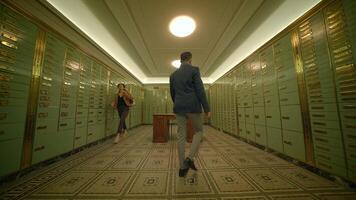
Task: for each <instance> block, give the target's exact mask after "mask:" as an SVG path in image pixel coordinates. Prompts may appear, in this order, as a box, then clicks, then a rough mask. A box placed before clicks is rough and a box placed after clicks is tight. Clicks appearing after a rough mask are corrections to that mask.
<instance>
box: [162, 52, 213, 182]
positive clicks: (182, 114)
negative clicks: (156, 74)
mask: <svg viewBox="0 0 356 200" xmlns="http://www.w3.org/2000/svg"><path fill="white" fill-rule="evenodd" d="M180 60H181V65H180V68H179V69H177V70H176V71H175V72H173V73H172V74H171V76H170V77H169V85H170V92H171V97H172V100H173V102H174V107H173V111H174V113H175V114H176V119H177V124H178V155H179V165H180V169H179V176H180V177H185V176H186V175H187V173H188V170H189V168H191V169H193V170H197V168H196V167H195V165H194V157H195V156H196V153H197V152H198V149H199V145H200V142H201V139H202V136H203V122H202V118H201V113H202V107H203V109H204V112H205V114H206V116H207V117H210V116H211V113H210V108H209V105H208V101H207V98H206V94H205V90H204V85H203V82H202V80H201V78H200V71H199V68H198V67H195V66H192V53H190V52H183V53H182V54H181V55H180ZM188 119H190V120H191V121H192V124H193V127H194V129H195V134H194V137H193V142H192V146H191V149H190V152H189V155H188V157H187V158H185V159H184V157H185V148H184V146H185V138H186V130H187V129H186V127H187V120H188Z"/></svg>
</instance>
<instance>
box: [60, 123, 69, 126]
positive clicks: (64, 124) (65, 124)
mask: <svg viewBox="0 0 356 200" xmlns="http://www.w3.org/2000/svg"><path fill="white" fill-rule="evenodd" d="M67 125H68V124H67V123H63V124H59V126H67Z"/></svg>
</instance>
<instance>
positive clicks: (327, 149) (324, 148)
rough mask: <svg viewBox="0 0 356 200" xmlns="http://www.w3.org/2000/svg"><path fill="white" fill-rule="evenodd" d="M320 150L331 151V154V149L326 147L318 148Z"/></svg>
mask: <svg viewBox="0 0 356 200" xmlns="http://www.w3.org/2000/svg"><path fill="white" fill-rule="evenodd" d="M316 147H317V148H318V149H322V150H323V151H329V152H330V149H329V148H326V147H321V146H316Z"/></svg>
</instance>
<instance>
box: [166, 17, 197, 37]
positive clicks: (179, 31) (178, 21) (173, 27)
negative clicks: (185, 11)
mask: <svg viewBox="0 0 356 200" xmlns="http://www.w3.org/2000/svg"><path fill="white" fill-rule="evenodd" d="M195 27H196V26H195V21H194V20H193V19H192V18H191V17H188V16H178V17H176V18H174V19H173V20H172V21H171V23H169V31H170V32H171V33H172V34H173V35H174V36H176V37H187V36H188V35H190V34H192V33H193V32H194V30H195Z"/></svg>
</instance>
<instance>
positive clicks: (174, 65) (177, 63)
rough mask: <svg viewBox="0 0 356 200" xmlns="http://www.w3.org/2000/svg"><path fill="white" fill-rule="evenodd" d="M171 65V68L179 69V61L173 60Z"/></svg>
mask: <svg viewBox="0 0 356 200" xmlns="http://www.w3.org/2000/svg"><path fill="white" fill-rule="evenodd" d="M171 64H172V66H173V67H175V68H179V67H180V60H173V61H172V63H171Z"/></svg>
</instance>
